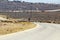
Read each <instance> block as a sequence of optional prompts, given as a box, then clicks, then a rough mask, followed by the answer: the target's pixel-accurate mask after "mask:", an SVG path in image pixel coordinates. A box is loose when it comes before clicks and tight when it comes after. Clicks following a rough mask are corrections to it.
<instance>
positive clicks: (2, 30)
mask: <svg viewBox="0 0 60 40" xmlns="http://www.w3.org/2000/svg"><path fill="white" fill-rule="evenodd" d="M34 27H36V25H35V24H34V23H32V22H18V23H10V22H8V23H7V22H0V35H4V34H10V33H14V32H18V31H24V30H27V29H31V28H34Z"/></svg>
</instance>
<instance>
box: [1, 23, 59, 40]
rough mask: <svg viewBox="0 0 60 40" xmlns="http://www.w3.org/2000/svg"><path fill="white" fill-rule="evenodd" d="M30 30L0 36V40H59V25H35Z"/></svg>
mask: <svg viewBox="0 0 60 40" xmlns="http://www.w3.org/2000/svg"><path fill="white" fill-rule="evenodd" d="M37 25H38V26H37V27H36V28H35V29H32V30H28V31H24V32H18V33H15V34H11V35H6V36H0V40H60V24H48V23H37Z"/></svg>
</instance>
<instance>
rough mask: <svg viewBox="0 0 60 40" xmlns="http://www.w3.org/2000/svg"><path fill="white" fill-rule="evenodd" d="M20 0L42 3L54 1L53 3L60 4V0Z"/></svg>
mask: <svg viewBox="0 0 60 40" xmlns="http://www.w3.org/2000/svg"><path fill="white" fill-rule="evenodd" d="M21 1H26V2H34V3H35V2H37V3H38V2H42V3H55V4H60V0H21Z"/></svg>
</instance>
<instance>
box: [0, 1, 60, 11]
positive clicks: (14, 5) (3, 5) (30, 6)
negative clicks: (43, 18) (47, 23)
mask: <svg viewBox="0 0 60 40" xmlns="http://www.w3.org/2000/svg"><path fill="white" fill-rule="evenodd" d="M59 8H60V5H58V4H47V3H28V2H21V1H5V2H4V1H3V2H0V11H3V10H4V11H6V10H51V9H59Z"/></svg>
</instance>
